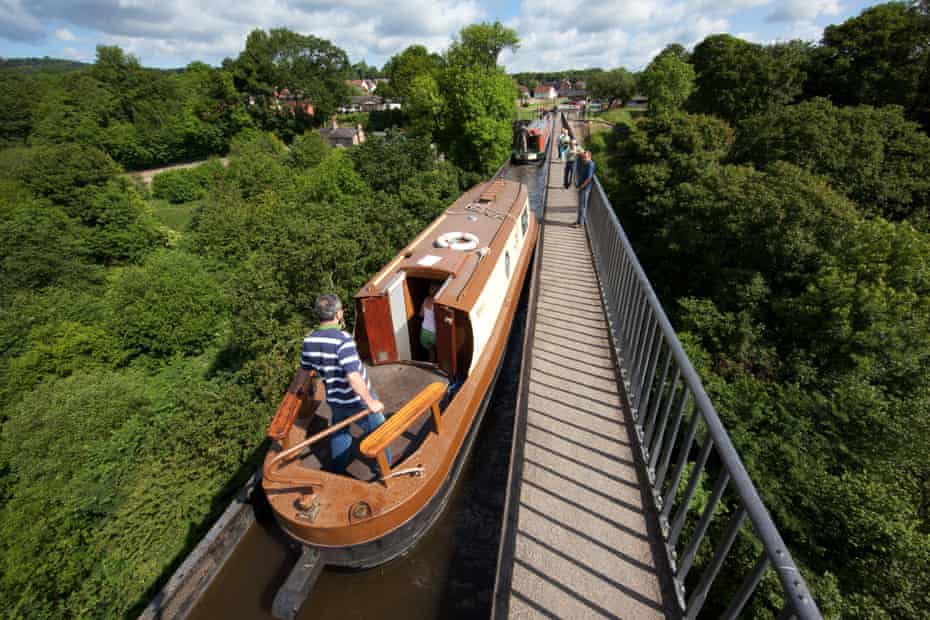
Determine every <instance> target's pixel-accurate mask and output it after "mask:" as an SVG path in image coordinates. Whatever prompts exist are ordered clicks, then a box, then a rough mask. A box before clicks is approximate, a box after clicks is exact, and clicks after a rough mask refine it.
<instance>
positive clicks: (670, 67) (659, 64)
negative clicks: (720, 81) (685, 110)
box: [639, 50, 694, 112]
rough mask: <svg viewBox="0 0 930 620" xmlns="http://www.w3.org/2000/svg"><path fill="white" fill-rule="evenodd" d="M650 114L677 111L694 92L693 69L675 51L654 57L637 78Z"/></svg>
mask: <svg viewBox="0 0 930 620" xmlns="http://www.w3.org/2000/svg"><path fill="white" fill-rule="evenodd" d="M639 86H640V91H642V93H643V94H644V95H646V96H647V97H648V98H649V110H650V111H651V112H668V111H671V110H678V109H680V108H681V106H682V105H683V104H684V102H685V101H687V99H688V97H689V96H691V92H692V91H693V90H694V67H692V66H691V65H690V64H689V63H688V62H686V61H684V60H682V59H681V57H680V56H679V55H678V54H677V53H676V51H675V50H673V51H670V52H663V53H661V54H659V55H658V56H656V57H655V58H654V59H653V60H652V62H651V63H649V66H648V67H646V70H645V71H643V73H642V75H641V76H640V78H639Z"/></svg>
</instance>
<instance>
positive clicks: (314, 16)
mask: <svg viewBox="0 0 930 620" xmlns="http://www.w3.org/2000/svg"><path fill="white" fill-rule="evenodd" d="M873 4H878V3H877V2H869V1H867V0H598V1H595V2H584V1H575V2H572V1H570V0H569V1H566V0H505V1H501V2H491V1H488V0H329V1H323V0H248V1H242V0H225V1H223V2H217V1H215V0H0V57H4V58H17V57H24V56H51V57H55V58H69V59H75V60H81V61H86V62H92V61H93V59H94V49H95V47H96V45H98V44H105V45H119V46H120V47H122V48H123V49H124V50H125V51H127V52H129V53H131V54H134V55H135V56H137V57H138V58H139V59H140V61H141V62H142V64H143V65H145V66H149V67H162V68H170V67H182V66H185V65H187V64H188V63H190V62H192V61H194V60H199V61H202V62H207V63H209V64H213V65H218V64H219V63H220V62H221V61H222V60H223V58H225V57H232V58H235V57H236V56H237V55H238V54H239V52H240V51H241V50H242V48H243V47H244V46H245V37H246V35H247V34H248V33H249V31H251V30H253V29H255V28H262V29H269V28H275V27H279V26H283V27H287V28H290V29H291V30H294V31H297V32H301V33H304V34H314V35H316V36H318V37H322V38H325V39H329V40H330V41H332V42H333V43H335V44H336V45H338V46H339V47H341V48H343V49H344V50H346V52H347V53H348V54H349V58H350V59H351V60H352V62H357V61H359V60H364V61H365V62H366V63H368V64H369V65H377V66H381V65H383V64H384V62H385V61H386V60H387V59H389V58H390V57H391V56H392V55H393V54H396V53H398V52H400V51H402V50H403V49H404V48H406V47H407V46H408V45H411V44H414V43H419V44H422V45H425V46H426V47H427V48H429V49H430V50H431V51H437V52H438V51H442V50H443V49H445V48H446V47H447V46H448V44H449V42H450V41H451V40H452V37H454V36H455V34H456V33H457V32H458V30H459V29H460V28H462V26H465V25H467V24H471V23H476V22H481V21H494V20H499V21H501V22H503V23H504V24H505V25H507V26H509V27H511V28H514V29H515V30H516V31H517V33H518V34H519V36H520V41H521V44H520V48H519V49H518V50H517V51H516V52H510V51H505V52H504V53H503V54H502V55H501V62H502V64H504V66H506V67H507V69H508V71H510V72H511V73H514V72H519V71H554V70H559V69H570V68H587V67H602V68H613V67H618V66H623V67H626V68H628V69H631V70H639V69H642V68H643V67H645V66H646V65H647V64H648V63H649V61H650V60H651V59H652V58H653V56H655V54H657V53H658V52H659V51H660V50H661V49H662V48H663V47H665V46H666V45H667V44H669V43H681V44H683V45H685V46H686V47H692V46H693V45H694V44H696V43H698V42H700V41H701V40H702V39H703V38H704V37H706V36H707V35H710V34H716V33H723V32H728V33H730V34H733V35H736V36H739V37H742V38H744V39H747V40H750V41H755V42H759V43H769V42H774V41H786V40H791V39H804V40H810V41H817V40H819V39H820V37H821V34H822V33H823V28H824V26H827V25H829V24H837V23H841V22H842V21H844V20H846V19H848V18H850V17H854V16H856V15H858V14H859V13H860V12H861V11H862V9H863V8H865V7H867V6H870V5H873Z"/></svg>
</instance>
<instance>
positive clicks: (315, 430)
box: [262, 180, 538, 569]
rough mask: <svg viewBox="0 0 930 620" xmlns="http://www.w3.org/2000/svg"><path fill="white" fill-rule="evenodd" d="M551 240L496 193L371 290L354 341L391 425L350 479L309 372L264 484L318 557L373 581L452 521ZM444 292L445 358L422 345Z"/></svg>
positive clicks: (438, 319)
mask: <svg viewBox="0 0 930 620" xmlns="http://www.w3.org/2000/svg"><path fill="white" fill-rule="evenodd" d="M537 229H538V224H537V221H536V217H535V215H534V214H533V213H532V212H531V209H530V204H529V199H528V192H527V188H526V186H525V185H523V184H520V183H516V182H513V181H506V180H494V181H489V182H486V183H482V184H480V185H478V186H476V187H474V188H472V189H470V190H469V191H467V192H466V193H465V194H464V195H462V196H461V197H460V198H459V199H458V200H456V201H455V203H454V204H452V205H451V206H450V207H448V208H447V209H446V210H445V211H444V212H443V213H442V214H441V215H440V216H439V217H438V218H437V219H436V220H435V221H433V222H432V223H431V224H430V225H429V226H428V227H427V228H426V229H425V230H423V232H421V233H420V234H419V235H418V236H417V237H416V238H415V239H414V240H413V241H412V242H411V243H410V244H409V245H408V246H407V247H405V248H404V249H403V250H402V251H401V252H400V253H399V254H398V255H397V256H396V257H395V258H394V259H393V260H391V261H390V262H389V263H388V264H387V265H386V266H385V267H384V268H383V269H381V271H379V272H378V273H377V274H376V275H375V276H374V277H373V278H372V279H371V280H370V281H369V282H368V283H367V284H365V285H364V286H363V287H362V288H361V290H359V291H358V293H357V294H356V295H355V308H356V320H355V333H354V337H355V340H356V343H357V345H358V351H359V355H360V356H361V357H362V358H363V361H364V362H365V364H366V367H367V369H368V375H369V378H370V380H371V383H372V387H373V388H374V390H375V392H377V394H378V396H379V397H380V399H381V401H382V402H383V403H384V405H385V415H386V416H387V420H386V422H385V423H384V424H382V425H381V426H380V427H378V428H377V429H375V430H374V431H373V432H372V433H370V434H368V435H365V436H362V433H361V429H359V428H358V427H356V426H354V425H353V426H351V430H352V434H353V436H355V437H356V441H354V442H353V460H352V461H351V463H350V465H349V467H348V471H347V473H346V474H344V475H343V474H336V473H332V472H331V471H328V469H329V466H330V458H329V454H328V452H329V441H328V440H327V436H328V435H329V434H330V433H331V432H333V431H334V430H335V429H337V426H338V425H337V426H333V425H330V422H329V416H330V412H329V408H328V407H327V404H326V401H325V395H324V393H323V386H322V384H321V383H320V382H319V381H316V380H315V379H314V377H313V376H312V373H311V372H308V371H303V370H301V371H299V372H298V373H297V375H296V376H295V378H294V380H293V381H292V383H291V385H290V387H289V388H288V390H287V393H286V394H285V396H284V400H283V401H282V403H281V405H280V406H279V408H278V411H277V413H276V414H275V417H274V419H273V420H272V423H271V426H270V427H269V429H268V435H269V437H270V438H271V439H272V442H271V447H270V448H269V450H268V453H267V455H266V458H265V462H264V465H263V470H262V474H263V480H262V485H263V487H264V491H265V494H266V496H267V498H268V501H269V503H270V505H271V507H272V509H273V512H274V514H275V517H276V519H277V522H278V524H279V525H280V526H281V528H282V529H283V530H284V531H285V532H286V533H287V534H288V535H289V536H290V537H291V538H293V539H294V540H295V541H297V542H299V543H300V544H301V545H304V549H305V552H306V551H307V549H308V548H309V549H315V550H318V551H319V557H320V558H321V561H322V562H325V563H326V564H327V565H331V566H338V567H344V568H349V569H366V568H371V567H374V566H377V565H379V564H382V563H384V562H388V561H390V560H391V559H393V558H396V557H398V556H400V555H402V554H404V553H405V552H407V551H409V550H410V549H411V547H412V546H413V545H415V544H416V542H417V541H418V540H419V539H420V538H421V537H422V536H423V535H424V534H425V533H426V532H427V530H428V529H429V528H430V526H431V525H432V524H433V523H434V522H435V521H436V519H437V518H438V517H439V515H440V513H441V512H442V509H443V507H444V506H445V505H446V502H447V500H448V499H449V497H450V494H451V492H452V490H453V487H454V485H455V482H456V479H457V478H458V476H459V474H460V472H461V471H462V468H463V465H464V463H465V461H466V459H467V457H468V454H469V451H470V449H471V446H472V444H473V442H474V439H475V435H476V433H477V430H478V426H479V425H480V422H481V419H482V417H483V415H484V411H485V408H486V406H487V403H488V400H489V398H490V395H491V392H492V388H493V386H494V383H495V381H496V379H497V374H498V372H499V370H500V366H501V361H502V359H503V357H504V350H505V347H506V343H507V339H508V334H509V332H510V327H511V322H512V321H513V317H514V313H515V311H516V308H517V304H518V302H519V298H520V294H521V290H522V288H523V282H524V279H525V277H526V275H527V273H528V270H529V265H530V262H531V259H532V255H533V250H534V248H535V245H536V237H537ZM431 291H433V293H432V299H433V308H434V311H435V324H436V346H435V352H434V354H433V355H430V353H429V352H428V351H427V350H425V349H424V348H423V347H422V346H421V345H420V340H419V337H418V336H419V331H420V324H421V320H422V319H421V312H420V310H421V307H422V305H423V302H424V300H426V298H427V296H429V295H430V292H431ZM431 357H432V358H433V359H432V360H431V359H430V358H431ZM364 415H366V414H365V413H364V412H363V413H361V414H360V415H356V416H353V417H351V418H349V419H348V420H346V421H344V422H343V423H341V424H345V423H349V422H350V421H352V420H355V419H356V418H359V417H361V416H364ZM388 448H389V449H390V453H391V455H392V458H391V461H390V462H388V458H387V456H386V454H387V453H386V450H387V449H388Z"/></svg>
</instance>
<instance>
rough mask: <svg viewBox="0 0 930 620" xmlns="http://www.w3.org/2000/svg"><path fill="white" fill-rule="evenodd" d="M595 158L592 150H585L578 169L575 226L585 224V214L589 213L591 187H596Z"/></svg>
mask: <svg viewBox="0 0 930 620" xmlns="http://www.w3.org/2000/svg"><path fill="white" fill-rule="evenodd" d="M594 168H595V166H594V160H593V159H591V151H585V152H584V154H583V155H582V156H581V166H580V169H579V170H578V221H576V222H575V226H584V222H585V216H586V215H587V213H588V201H589V200H590V199H591V189H592V188H593V187H594Z"/></svg>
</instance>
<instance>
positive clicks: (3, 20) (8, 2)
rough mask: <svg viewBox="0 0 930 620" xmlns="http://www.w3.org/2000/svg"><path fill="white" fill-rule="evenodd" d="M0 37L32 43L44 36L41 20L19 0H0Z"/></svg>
mask: <svg viewBox="0 0 930 620" xmlns="http://www.w3.org/2000/svg"><path fill="white" fill-rule="evenodd" d="M0 15H2V16H3V17H0V37H2V38H4V39H8V40H10V41H22V42H29V43H34V42H36V41H40V40H41V39H42V38H43V37H45V27H44V26H43V25H42V21H41V20H40V19H39V18H38V17H36V16H35V15H33V14H32V12H31V11H30V10H29V9H28V8H27V7H24V6H23V3H22V1H21V0H0Z"/></svg>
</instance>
